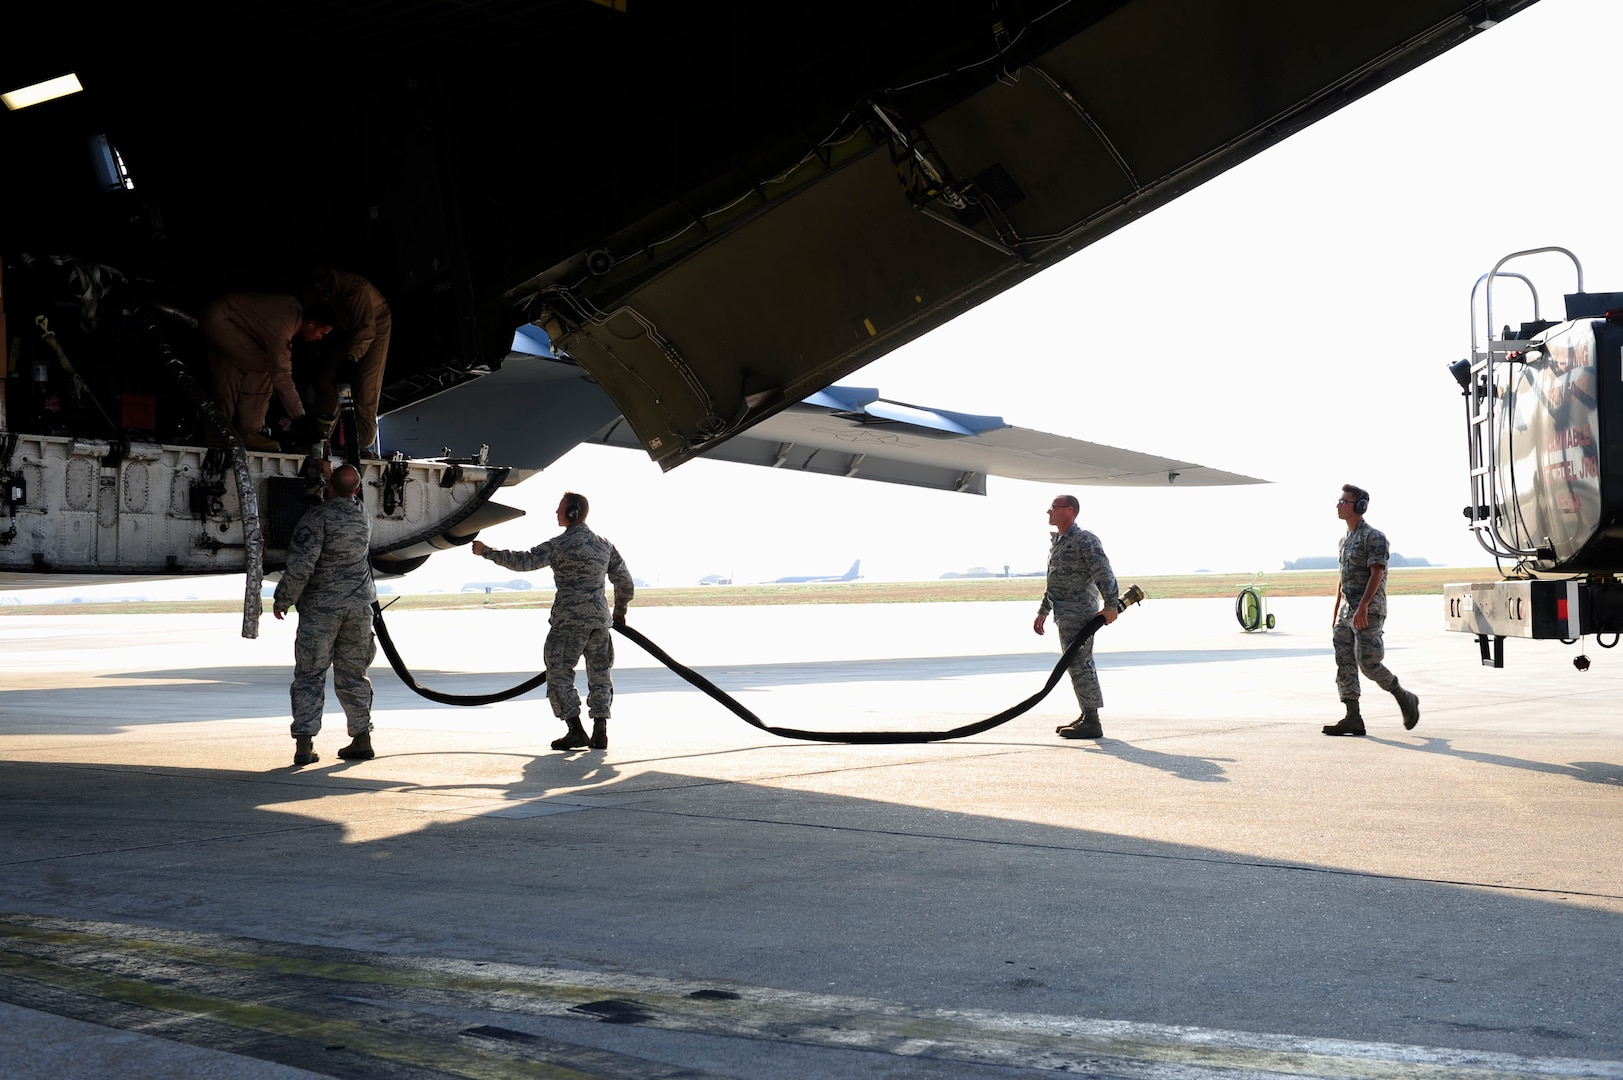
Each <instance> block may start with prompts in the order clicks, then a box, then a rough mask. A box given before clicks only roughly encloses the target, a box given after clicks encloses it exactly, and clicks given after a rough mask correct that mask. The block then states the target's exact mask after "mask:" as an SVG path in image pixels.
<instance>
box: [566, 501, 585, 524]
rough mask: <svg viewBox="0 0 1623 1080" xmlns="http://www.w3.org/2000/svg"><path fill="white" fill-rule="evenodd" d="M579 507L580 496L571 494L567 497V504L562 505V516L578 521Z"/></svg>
mask: <svg viewBox="0 0 1623 1080" xmlns="http://www.w3.org/2000/svg"><path fill="white" fill-rule="evenodd" d="M581 509H582V507H581V505H580V496H579V495H574V496H571V497H570V499H569V505H568V506H566V507H564V517H565V518H566V519H567V520H569V521H579V520H580V512H581Z"/></svg>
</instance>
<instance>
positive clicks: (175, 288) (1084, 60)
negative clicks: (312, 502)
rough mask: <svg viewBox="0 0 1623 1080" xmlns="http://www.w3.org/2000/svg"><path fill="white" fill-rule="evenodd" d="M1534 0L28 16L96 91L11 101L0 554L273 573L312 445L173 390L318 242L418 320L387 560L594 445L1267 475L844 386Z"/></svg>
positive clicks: (3, 208)
mask: <svg viewBox="0 0 1623 1080" xmlns="http://www.w3.org/2000/svg"><path fill="white" fill-rule="evenodd" d="M1531 2H1532V0H1471V2H1465V0H1363V2H1357V3H1354V4H1353V5H1352V6H1351V7H1349V6H1347V5H1339V6H1333V7H1325V6H1323V5H1306V4H1299V3H1296V2H1294V0H1264V2H1262V3H1256V4H1247V5H1244V6H1237V5H1231V4H1221V3H1212V4H1194V5H1181V6H1180V7H1179V9H1178V12H1177V16H1176V17H1171V16H1170V15H1169V13H1168V12H1167V11H1166V10H1165V5H1164V4H1162V3H1160V2H1158V0H1068V2H1067V0H1060V2H1057V3H1053V4H1045V5H1041V6H1038V7H1032V8H1026V7H1023V6H1020V5H1015V4H1007V3H993V4H987V3H984V2H982V0H973V2H972V0H946V2H942V0H928V2H926V0H902V2H898V3H894V4H883V5H875V4H870V3H865V2H859V0H834V2H832V3H830V2H820V3H817V4H815V5H813V4H804V5H794V4H791V5H788V6H786V7H784V6H780V7H779V8H777V9H775V12H774V14H775V17H774V19H772V20H762V19H759V18H756V17H754V15H755V13H754V12H752V11H747V10H746V9H742V8H740V7H738V6H737V5H735V4H732V3H723V2H719V0H689V2H673V3H664V4H655V3H648V4H639V3H636V2H632V3H629V4H625V3H617V4H612V5H600V4H590V3H585V2H582V0H525V2H518V0H472V2H468V3H461V4H457V5H455V6H441V5H434V4H419V3H411V4H407V3H389V2H386V3H379V4H368V5H348V6H334V5H330V4H325V3H315V2H313V0H311V2H295V3H290V4H284V5H278V6H277V7H276V8H275V9H274V11H272V10H271V9H266V8H263V7H255V6H246V5H205V6H201V7H200V6H198V5H193V4H182V3H155V4H147V5H114V6H107V5H85V4H76V3H60V4H50V5H46V4H29V5H23V6H22V7H21V8H20V9H19V10H17V11H12V12H8V13H7V15H6V16H5V23H4V25H5V31H6V32H5V33H4V34H3V35H0V80H3V82H4V85H5V89H6V90H7V91H25V90H28V89H29V88H31V87H36V86H40V85H42V84H49V85H51V86H55V87H58V88H65V89H72V87H77V90H75V91H74V92H70V93H68V94H66V96H61V97H56V98H53V99H49V100H34V101H32V102H31V103H30V102H26V101H23V100H21V99H20V98H17V97H13V98H12V99H11V100H10V101H8V102H7V111H6V112H4V113H0V152H3V154H4V160H6V161H7V163H8V167H7V168H6V169H4V170H0V214H3V215H4V218H3V220H0V254H3V255H4V257H5V261H4V266H3V269H0V275H3V277H0V298H3V303H4V308H3V315H0V318H3V319H4V320H5V321H4V325H3V326H0V339H3V340H4V341H5V342H6V345H7V355H8V365H7V371H6V375H7V378H6V389H7V396H8V400H7V409H6V413H5V416H4V417H3V418H0V431H3V432H4V433H5V436H6V442H5V443H3V444H0V451H4V453H3V454H0V472H3V474H4V477H3V478H4V479H5V484H4V488H3V490H4V492H5V498H4V499H3V500H0V509H3V510H4V511H5V513H6V518H5V519H0V526H3V527H0V536H6V539H5V541H4V542H0V558H5V559H7V560H8V561H6V562H5V564H4V566H3V567H0V568H3V569H5V570H7V571H10V572H14V573H19V574H23V575H30V576H38V577H41V578H48V577H49V575H50V574H51V573H52V572H60V573H64V574H89V573H103V574H108V573H111V574H121V573H153V572H159V573H191V572H211V573H218V572H220V570H221V569H223V568H225V567H227V566H230V565H236V563H240V566H241V569H243V570H245V571H250V572H252V571H253V570H254V569H255V567H256V565H257V566H260V567H264V568H274V565H275V560H276V557H277V547H276V542H277V540H278V538H279V536H280V535H281V534H280V532H279V530H280V529H282V528H283V527H284V526H283V525H282V524H278V522H279V521H285V518H286V517H287V515H289V514H291V513H293V510H292V509H289V508H290V507H293V508H296V506H297V499H296V498H295V497H294V495H295V493H299V492H302V491H303V488H301V487H297V486H296V484H297V482H298V481H299V480H300V479H301V478H300V477H299V472H300V470H301V468H302V466H303V465H304V464H305V463H304V461H303V460H302V458H301V455H300V454H299V453H297V452H293V451H292V450H291V449H290V451H289V452H288V453H284V454H278V453H274V452H269V453H267V452H258V451H255V452H241V453H238V452H235V451H234V448H232V447H229V446H226V447H212V448H211V447H208V446H207V445H206V442H207V440H206V438H205V437H204V436H203V434H202V432H201V430H200V426H199V423H200V422H199V420H198V417H199V415H200V414H199V409H198V406H197V404H196V402H195V400H192V397H193V396H188V395H187V394H185V393H184V392H182V391H180V390H177V389H176V386H177V385H178V384H179V383H180V382H181V381H182V380H180V379H178V378H172V377H171V376H177V375H178V374H180V373H183V372H185V371H186V370H188V369H190V368H195V357H193V356H188V353H189V352H195V348H194V344H195V343H193V342H191V341H190V340H189V339H187V337H186V333H185V330H184V329H183V326H184V322H185V320H184V315H185V314H186V313H195V312H196V311H197V310H198V309H199V308H200V306H201V304H202V303H203V302H204V301H205V300H207V299H208V298H209V297H211V296H214V295H217V294H219V293H222V292H225V291H231V290H237V289H255V290H265V291H287V292H297V291H299V289H300V286H301V283H302V277H301V275H302V273H303V269H304V267H305V266H307V265H308V264H309V263H310V262H311V261H314V260H319V261H322V262H325V263H329V264H331V265H335V266H339V267H342V268H345V269H351V270H354V271H357V272H360V273H363V274H365V275H366V276H367V277H368V278H369V279H371V280H372V281H373V282H374V284H376V285H377V286H378V287H379V289H380V290H381V291H382V292H383V293H384V295H385V296H387V297H388V298H389V301H390V304H391V306H392V308H393V309H394V313H395V320H396V326H395V339H394V345H393V347H392V348H391V352H390V357H389V363H388V369H387V383H386V385H385V387H384V395H383V410H382V411H383V413H384V429H385V432H386V435H385V441H386V443H387V441H388V439H389V438H391V437H392V438H394V439H396V440H397V442H396V443H395V444H394V445H392V446H390V445H386V446H385V449H388V450H391V451H396V450H398V451H400V453H399V454H398V455H395V454H393V453H391V454H388V455H379V456H378V457H377V459H376V460H370V459H369V460H367V461H366V462H365V463H364V468H365V471H366V474H367V489H366V490H367V493H368V494H367V497H368V503H369V506H370V507H372V508H373V509H374V514H375V515H376V516H375V523H376V522H382V523H383V524H382V525H381V527H379V528H377V529H376V530H375V532H376V533H377V534H378V535H379V536H380V537H382V539H381V540H380V545H379V548H378V550H377V551H376V552H375V554H376V555H377V557H378V559H379V566H380V569H385V570H391V571H396V572H398V571H401V570H407V569H410V567H411V565H412V564H413V563H414V562H415V561H418V560H421V559H423V558H426V557H427V556H428V554H430V553H431V552H432V551H433V550H437V549H440V548H443V547H446V546H452V545H456V544H460V543H466V542H468V541H470V540H471V539H472V535H473V534H474V533H475V532H476V531H477V530H478V529H479V528H481V527H484V526H485V525H487V524H489V523H492V522H493V521H494V520H499V519H500V517H501V515H502V514H504V513H506V512H505V511H503V510H501V509H500V507H499V504H498V503H496V502H495V501H494V500H493V498H492V496H493V495H494V494H495V493H496V491H497V490H498V489H499V488H500V486H502V485H503V484H508V483H513V482H517V481H518V480H520V479H522V478H523V477H524V476H526V475H529V474H531V473H532V472H533V470H535V469H538V468H543V467H545V465H546V464H547V463H549V462H550V460H553V459H555V458H556V456H558V455H559V454H561V453H562V452H564V451H566V450H567V449H568V448H569V447H570V446H573V445H576V444H578V443H580V442H582V441H601V442H605V443H611V444H614V445H625V446H636V447H637V448H639V449H640V450H641V451H642V452H644V453H646V454H648V455H649V456H650V457H651V458H652V459H653V460H655V461H657V462H658V463H659V464H660V466H661V467H662V468H664V469H671V468H674V467H676V466H678V465H680V464H683V463H685V462H687V461H690V460H692V459H694V458H697V457H701V456H706V457H720V458H730V459H732V460H754V461H757V462H758V463H760V464H762V465H766V466H769V467H778V468H805V469H811V470H814V471H831V472H838V473H839V474H841V475H851V476H855V477H859V478H863V477H866V478H874V479H884V480H891V481H893V482H903V483H924V484H927V485H929V486H936V487H941V488H943V489H946V490H954V491H961V492H971V493H973V492H975V491H977V490H982V488H981V485H983V484H984V479H985V475H986V474H987V473H989V472H999V471H1000V469H1006V468H1016V469H1020V470H1024V471H1021V472H1008V473H1001V474H1004V475H1029V476H1031V477H1033V478H1056V479H1057V478H1064V479H1067V480H1070V481H1071V482H1078V483H1081V482H1089V479H1088V478H1090V477H1091V478H1093V482H1131V483H1163V484H1164V483H1172V484H1180V485H1181V484H1190V483H1200V482H1203V480H1202V474H1203V473H1204V475H1205V482H1244V481H1245V480H1246V479H1248V478H1243V477H1234V476H1233V475H1232V474H1221V473H1218V472H1216V471H1210V470H1202V469H1201V467H1199V466H1196V465H1193V464H1191V463H1186V462H1173V461H1165V460H1159V459H1153V458H1148V457H1143V458H1142V459H1141V460H1138V459H1134V460H1128V461H1126V462H1125V463H1123V462H1117V463H1115V464H1109V463H1106V464H1105V465H1104V466H1102V467H1101V465H1100V463H1099V462H1098V461H1095V460H1090V458H1092V457H1093V456H1094V450H1097V449H1098V448H1094V450H1088V451H1085V452H1083V451H1076V450H1075V447H1074V446H1073V447H1071V448H1070V449H1069V450H1063V451H1062V452H1060V453H1058V454H1057V455H1055V456H1057V457H1058V458H1059V459H1060V461H1061V464H1060V465H1059V466H1057V468H1058V469H1059V470H1060V471H1059V472H1058V473H1038V472H1035V471H1034V470H1035V469H1036V468H1037V465H1036V464H1035V463H1037V462H1039V461H1042V460H1044V459H1045V458H1047V457H1048V456H1050V455H1048V454H1047V451H1048V450H1051V449H1054V448H1055V446H1056V445H1058V444H1057V443H1056V440H1054V439H1053V437H1050V436H1044V435H1042V434H1041V433H1036V432H1028V431H1025V430H1024V429H1019V428H1012V427H1009V426H1008V425H1005V424H1003V423H1002V421H1001V420H1000V419H999V418H995V417H976V416H973V415H971V414H968V413H950V412H946V411H943V410H938V409H931V408H923V407H917V406H913V405H909V404H907V403H901V402H888V401H886V400H885V399H883V398H881V397H879V395H878V393H877V391H871V390H869V391H864V390H856V391H853V389H852V388H850V387H845V386H840V387H836V386H835V385H834V384H835V383H837V382H839V381H840V380H842V379H843V378H844V377H845V376H847V375H849V374H850V373H852V372H854V371H856V370H857V369H859V368H860V367H861V366H863V365H864V364H866V363H868V362H870V361H871V360H873V359H875V358H877V357H878V356H881V355H883V354H884V353H886V352H888V351H889V350H891V349H894V348H895V347H897V346H899V345H901V344H903V343H905V342H907V341H910V340H912V339H914V338H916V337H918V336H919V335H921V334H923V333H924V332H926V331H927V330H929V329H931V328H933V327H935V326H938V325H941V324H942V323H944V322H946V321H948V320H950V319H951V318H952V317H954V316H955V315H957V314H959V313H961V312H963V311H965V310H967V309H968V308H969V307H971V306H973V305H975V304H977V303H980V302H981V301H983V300H985V299H987V298H989V297H991V296H993V295H996V294H997V293H999V292H1001V291H1003V290H1004V289H1007V288H1009V287H1010V286H1012V285H1014V284H1017V283H1019V282H1020V281H1023V280H1025V279H1027V278H1029V277H1030V276H1032V275H1033V274H1036V273H1038V272H1040V271H1041V270H1042V269H1043V268H1045V267H1047V266H1051V265H1053V264H1054V263H1055V262H1057V261H1059V260H1060V259H1063V258H1064V257H1066V256H1068V255H1070V254H1072V253H1074V252H1076V251H1078V250H1080V249H1081V248H1083V247H1085V246H1086V245H1087V244H1089V243H1091V242H1093V241H1094V240H1097V239H1098V238H1100V237H1102V236H1104V235H1106V234H1108V233H1109V232H1111V231H1113V230H1115V229H1117V228H1119V227H1121V226H1122V225H1124V224H1126V223H1128V222H1130V221H1131V220H1133V219H1134V218H1136V217H1137V216H1139V215H1141V214H1143V213H1146V212H1148V211H1150V210H1152V209H1153V208H1155V207H1156V206H1159V205H1161V204H1163V203H1165V202H1166V201H1168V200H1169V199H1172V198H1175V197H1176V196H1177V195H1179V194H1180V193H1182V192H1184V191H1186V190H1188V189H1190V188H1191V187H1194V186H1196V185H1198V184H1200V183H1201V182H1203V181H1204V180H1206V179H1208V178H1210V177H1211V176H1214V175H1216V174H1217V173H1219V172H1221V171H1222V170H1224V169H1227V168H1229V167H1231V166H1233V165H1234V164H1236V163H1238V162H1240V161H1242V160H1244V159H1245V158H1246V157H1248V156H1250V155H1252V154H1254V153H1256V152H1258V151H1259V150H1261V149H1263V148H1265V147H1267V146H1269V145H1271V144H1272V143H1274V142H1276V141H1278V140H1279V139H1282V138H1284V137H1286V136H1288V135H1289V134H1290V133H1291V132H1293V131H1295V130H1298V129H1299V128H1301V127H1303V126H1305V125H1307V124H1310V123H1312V122H1313V121H1314V120H1316V119H1318V118H1320V117H1322V116H1324V115H1326V114H1328V113H1329V112H1331V111H1333V110H1334V109H1336V108H1338V107H1340V106H1341V105H1343V104H1345V103H1346V102H1348V101H1351V100H1353V99H1355V98H1357V97H1359V96H1361V95H1363V94H1366V93H1368V92H1370V91H1371V90H1373V89H1375V88H1376V87H1379V86H1380V85H1382V84H1384V83H1385V82H1387V81H1389V80H1391V79H1392V78H1395V77H1396V76H1397V75H1399V74H1401V73H1403V72H1404V71H1407V70H1409V69H1410V68H1412V67H1414V66H1416V65H1418V64H1421V63H1424V62H1425V61H1426V60H1427V59H1429V58H1431V57H1432V56H1435V55H1436V54H1438V53H1440V52H1442V51H1444V50H1446V49H1448V48H1451V47H1453V46H1454V45H1456V44H1458V43H1459V42H1461V41H1463V40H1465V39H1467V38H1469V37H1470V36H1472V35H1474V34H1477V33H1480V32H1483V31H1484V30H1485V29H1487V28H1488V27H1491V26H1493V25H1494V24H1495V23H1497V22H1501V21H1503V20H1505V19H1506V18H1508V17H1510V16H1512V15H1514V13H1515V12H1517V11H1518V10H1520V9H1522V8H1524V7H1526V6H1527V5H1528V4H1529V3H1531ZM181 31H184V32H181ZM70 74H71V75H72V83H71V85H68V84H66V83H65V82H58V81H57V80H64V79H65V78H66V77H67V76H68V75H70ZM36 97H38V95H36ZM1173 299H1174V300H1175V298H1173ZM177 313H178V315H177ZM48 335H51V336H54V345H53V344H52V337H51V336H48ZM515 345H516V346H517V347H516V348H515ZM56 346H61V351H60V352H58V351H57V349H56ZM41 361H43V362H41ZM509 446H511V447H512V448H513V449H512V451H511V452H509V449H508V447H509ZM972 447H978V448H979V449H978V450H976V454H977V455H980V456H976V457H970V458H969V459H967V460H964V459H963V458H962V454H963V452H964V451H966V450H967V449H969V448H972ZM949 449H950V450H951V451H952V453H953V454H954V455H958V456H951V457H947V458H945V459H942V460H938V459H940V458H941V452H943V451H946V450H949ZM216 451H217V452H216ZM985 456H991V457H993V458H995V459H997V460H996V461H993V462H987V461H985V460H982V458H983V457H985ZM1078 457H1081V458H1082V460H1080V461H1079V460H1076V459H1077V458H1078ZM1045 467H1046V466H1045ZM273 481H278V483H272V482H273ZM280 481H288V482H286V483H280ZM301 497H302V496H301ZM53 500H54V501H53ZM261 503H263V505H264V506H265V507H266V508H267V510H268V519H269V523H270V527H269V528H267V529H265V530H264V533H265V535H264V536H262V537H258V538H256V536H255V533H256V532H257V531H258V529H257V527H256V525H255V522H254V518H255V517H256V515H255V514H253V513H249V511H251V510H257V509H258V507H259V504H261ZM256 539H257V541H258V542H257V543H256ZM42 545H43V546H42ZM256 549H257V550H258V555H257V557H256V555H255V554H254V553H255V551H256ZM233 560H236V563H233ZM199 565H207V566H209V567H211V569H209V570H207V571H199V570H197V569H196V567H197V566H199ZM154 566H156V568H157V569H156V570H154V569H153V567H154ZM251 591H252V594H253V595H254V596H257V595H258V589H257V587H254V588H253V589H252V590H251Z"/></svg>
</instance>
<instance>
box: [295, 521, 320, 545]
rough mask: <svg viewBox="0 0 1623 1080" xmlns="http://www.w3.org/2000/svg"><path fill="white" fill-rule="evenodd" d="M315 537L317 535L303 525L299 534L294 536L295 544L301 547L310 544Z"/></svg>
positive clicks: (296, 533)
mask: <svg viewBox="0 0 1623 1080" xmlns="http://www.w3.org/2000/svg"><path fill="white" fill-rule="evenodd" d="M315 535H316V534H315V533H313V532H311V531H310V526H308V525H302V526H300V527H299V530H298V532H295V533H294V534H293V542H294V543H295V544H299V545H304V544H308V543H309V542H310V541H311V540H312V539H313V538H314V537H315Z"/></svg>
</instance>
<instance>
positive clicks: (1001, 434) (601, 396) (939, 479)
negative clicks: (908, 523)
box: [383, 338, 1265, 495]
mask: <svg viewBox="0 0 1623 1080" xmlns="http://www.w3.org/2000/svg"><path fill="white" fill-rule="evenodd" d="M516 340H517V341H518V343H520V344H522V343H523V341H522V338H520V339H516ZM383 426H384V430H385V432H386V437H387V439H388V441H389V443H390V445H392V446H397V447H399V448H401V449H402V450H404V451H405V452H406V453H407V455H408V456H433V455H438V454H442V453H445V452H447V451H450V452H453V453H456V454H469V453H472V452H473V451H474V450H476V449H477V448H478V447H479V446H481V445H483V446H487V447H488V448H489V455H490V458H491V460H493V461H501V462H503V463H504V464H506V465H509V466H512V467H513V468H515V470H517V471H518V472H520V473H529V472H534V471H536V470H540V469H544V468H546V467H547V466H548V465H550V464H552V463H553V462H554V461H556V460H557V459H558V458H560V457H562V456H563V455H564V454H566V453H568V452H569V451H570V450H572V449H573V448H574V447H575V446H577V445H578V444H580V443H582V442H587V443H596V444H599V445H603V446H622V447H626V448H629V449H641V443H640V442H639V440H638V438H637V436H636V434H635V432H634V431H633V430H632V428H631V426H630V425H629V424H627V423H626V422H625V418H624V417H623V416H621V415H620V414H619V412H618V410H617V409H616V408H615V405H614V402H612V401H611V400H609V397H608V395H607V394H606V393H604V391H603V388H602V387H600V386H598V385H597V383H596V382H595V381H593V380H592V379H591V378H590V377H589V376H588V375H587V374H586V373H585V372H584V371H582V370H581V369H580V368H579V367H578V366H577V365H575V364H574V363H572V362H571V361H569V360H568V359H566V358H560V357H556V356H552V355H546V356H542V355H534V354H527V353H520V352H514V353H510V354H509V355H508V357H507V359H506V360H505V361H504V362H503V363H502V365H501V366H500V368H498V369H497V370H496V371H493V372H491V373H490V374H487V375H482V376H480V377H479V378H477V379H475V380H473V381H472V382H466V383H462V384H460V385H458V386H457V387H455V388H454V389H452V390H448V391H446V392H444V393H441V394H438V395H436V396H434V397H432V398H428V399H425V400H423V401H419V402H416V403H414V404H412V405H410V406H407V407H406V408H403V409H400V410H397V411H396V412H394V413H390V414H389V415H388V416H386V417H385V418H384V423H383ZM447 443H448V444H449V445H444V444H447ZM705 457H706V458H710V459H713V460H717V461H736V462H742V463H744V464H748V465H764V466H766V467H768V468H778V469H786V470H791V471H796V472H813V473H823V474H826V475H831V476H850V477H856V478H858V479H862V480H883V481H886V482H888V483H893V484H908V485H911V486H913V487H925V488H936V489H939V490H942V491H961V492H965V493H967V494H972V495H984V494H986V478H987V477H988V476H1006V477H1009V478H1010V479H1015V480H1043V481H1050V482H1053V483H1056V484H1072V485H1102V486H1114V487H1159V486H1164V485H1167V484H1176V485H1178V486H1180V487H1203V486H1210V485H1218V484H1260V483H1264V482H1265V481H1262V480H1258V479H1255V478H1253V477H1249V476H1241V475H1239V474H1238V473H1230V472H1224V471H1222V470H1220V469H1213V468H1209V467H1207V466H1204V465H1196V464H1194V463H1192V462H1188V461H1178V460H1176V459H1173V458H1165V457H1158V456H1156V455H1154V454H1145V453H1140V452H1138V451H1135V450H1124V449H1121V448H1119V447H1114V446H1105V445H1102V444H1100V443H1091V442H1084V441H1083V440H1081V439H1072V438H1067V437H1066V436H1063V435H1053V434H1049V433H1048V432H1044V431H1035V430H1033V429H1031V428H1021V427H1014V426H1013V425H1010V424H1006V423H1004V422H1003V419H1002V417H998V416H980V415H975V414H972V413H964V412H952V411H948V410H945V409H931V408H923V407H920V406H916V405H909V404H906V403H904V402H899V401H889V400H887V399H885V398H882V397H880V396H879V391H878V390H875V389H871V388H865V387H851V386H831V387H828V388H827V389H826V390H823V391H820V392H818V393H816V394H814V395H812V396H811V397H809V398H807V399H806V400H805V401H802V402H800V403H798V404H795V405H792V406H790V407H789V408H787V409H783V410H781V411H779V412H777V413H774V414H773V415H771V416H769V417H767V418H765V419H763V420H761V421H759V422H757V423H756V424H755V425H754V426H752V427H751V428H750V429H749V430H748V431H747V432H745V433H744V434H742V435H739V436H735V437H733V438H731V439H728V440H726V441H725V442H722V443H718V444H716V445H715V446H712V447H710V448H709V449H708V450H707V451H706V452H705Z"/></svg>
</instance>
